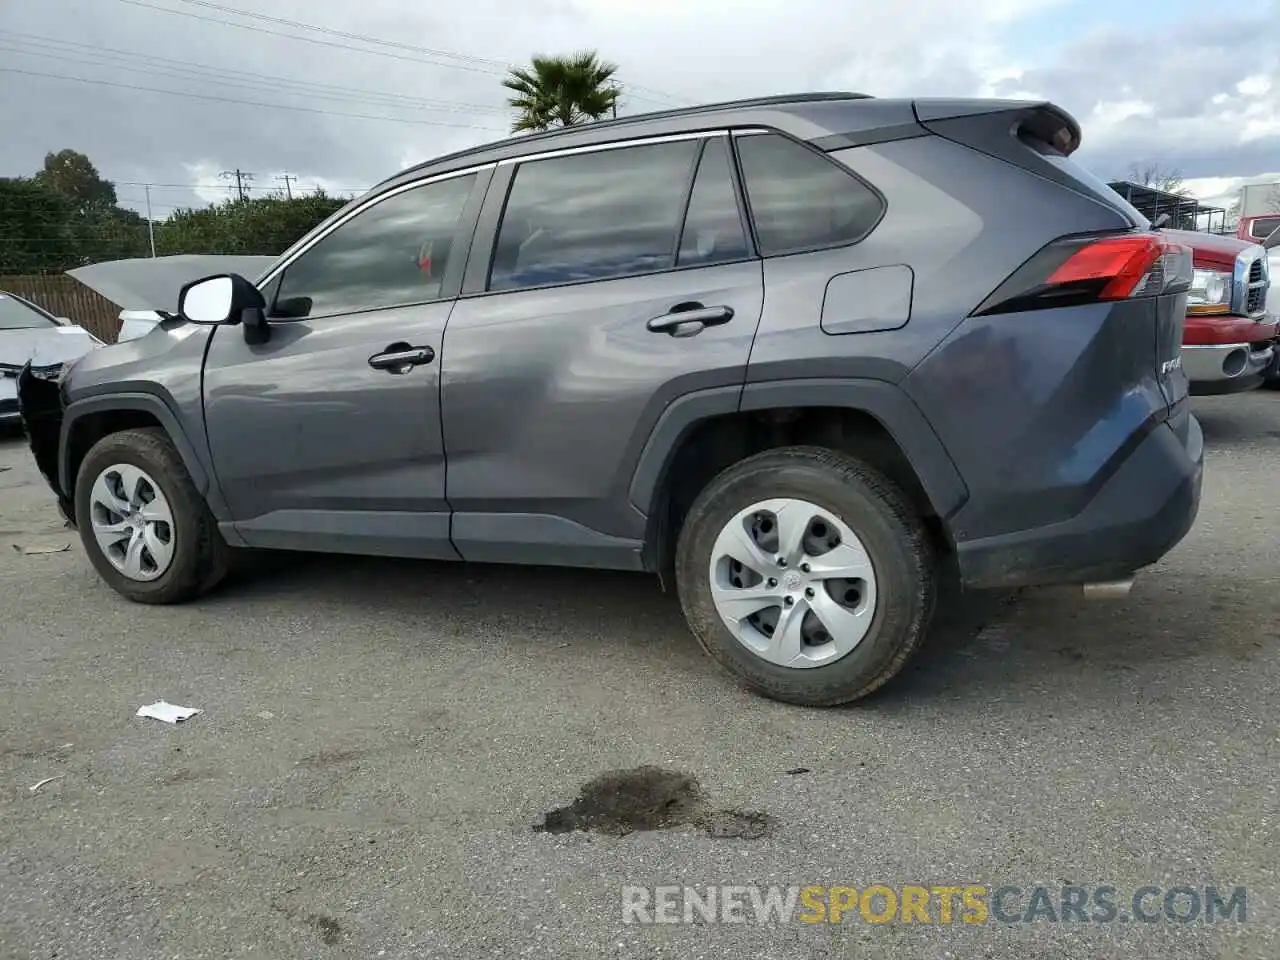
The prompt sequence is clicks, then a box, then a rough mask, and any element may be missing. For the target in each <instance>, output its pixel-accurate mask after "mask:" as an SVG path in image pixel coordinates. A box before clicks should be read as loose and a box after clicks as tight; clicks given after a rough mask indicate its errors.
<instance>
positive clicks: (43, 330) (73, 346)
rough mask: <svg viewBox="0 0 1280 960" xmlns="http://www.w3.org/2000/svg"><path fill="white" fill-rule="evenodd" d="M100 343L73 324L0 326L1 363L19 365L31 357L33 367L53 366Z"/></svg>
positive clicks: (78, 355) (9, 365)
mask: <svg viewBox="0 0 1280 960" xmlns="http://www.w3.org/2000/svg"><path fill="white" fill-rule="evenodd" d="M100 346H102V341H101V340H98V339H97V338H96V337H94V335H93V334H91V333H90V332H89V331H88V330H85V329H84V328H83V327H77V326H72V325H68V326H63V327H31V328H25V329H22V330H0V365H3V366H6V367H18V368H21V367H22V366H23V365H25V364H26V363H27V361H28V360H30V361H31V365H32V366H33V367H52V366H56V365H57V364H60V363H66V362H67V361H68V360H78V359H79V358H80V357H83V356H84V355H85V354H86V353H88V352H89V351H90V350H93V349H95V348H97V347H100Z"/></svg>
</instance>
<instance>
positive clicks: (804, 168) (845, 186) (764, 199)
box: [737, 133, 884, 257]
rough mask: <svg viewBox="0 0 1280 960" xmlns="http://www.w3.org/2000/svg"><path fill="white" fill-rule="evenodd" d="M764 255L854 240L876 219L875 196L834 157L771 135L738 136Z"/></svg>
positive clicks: (878, 208) (880, 206)
mask: <svg viewBox="0 0 1280 960" xmlns="http://www.w3.org/2000/svg"><path fill="white" fill-rule="evenodd" d="M737 148H738V162H739V163H740V164H741V167H742V181H743V186H744V187H745V189H746V194H747V205H748V206H749V207H750V209H751V220H752V223H753V224H754V227H755V232H756V241H757V243H758V244H759V247H760V253H761V255H763V256H766V257H769V256H780V255H782V254H787V253H800V252H803V251H805V250H820V249H824V248H828V247H839V246H844V245H846V244H850V243H856V242H857V241H859V240H861V239H863V238H864V237H865V236H866V235H867V234H868V233H870V232H871V230H872V229H873V228H874V227H875V225H876V224H877V223H878V222H879V220H880V215H881V213H883V211H884V202H883V201H882V200H881V199H880V195H879V194H877V193H876V192H875V191H874V190H872V189H871V187H869V186H868V185H867V184H865V183H863V182H862V181H861V180H860V179H858V178H857V177H856V176H854V174H853V172H852V171H850V170H847V169H846V168H844V167H842V166H840V165H839V164H837V163H836V162H835V161H834V160H830V159H828V158H827V157H824V156H823V155H822V154H820V153H817V152H816V151H814V150H811V149H809V148H808V147H806V146H803V145H802V144H799V143H796V142H795V141H794V140H791V139H790V138H788V137H784V136H782V135H780V134H776V133H761V134H749V135H745V136H740V137H738V138H737Z"/></svg>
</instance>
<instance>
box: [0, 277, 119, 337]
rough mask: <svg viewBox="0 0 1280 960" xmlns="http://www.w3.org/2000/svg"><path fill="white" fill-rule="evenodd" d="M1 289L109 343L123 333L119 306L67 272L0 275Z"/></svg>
mask: <svg viewBox="0 0 1280 960" xmlns="http://www.w3.org/2000/svg"><path fill="white" fill-rule="evenodd" d="M0 290H2V291H4V292H6V293H14V294H17V295H18V296H20V297H24V298H26V299H27V300H30V301H31V302H32V303H35V304H39V305H40V306H42V307H44V308H45V309H46V310H48V311H49V312H50V313H52V314H53V315H54V316H55V317H67V318H69V319H70V320H71V322H72V323H78V324H79V325H80V326H82V327H84V328H85V329H86V330H88V331H89V332H91V333H92V334H93V335H94V336H96V337H98V338H99V339H100V340H105V341H106V342H107V343H114V342H115V339H116V336H117V335H118V334H119V333H120V308H119V307H118V306H117V305H116V304H114V303H112V302H111V301H110V300H108V299H107V298H106V297H104V296H102V295H101V294H98V293H95V292H94V291H93V290H90V289H89V288H88V287H86V286H85V285H84V284H83V283H81V282H80V281H79V280H77V279H76V278H75V277H69V276H67V275H66V274H65V273H59V274H36V275H32V276H25V277H0Z"/></svg>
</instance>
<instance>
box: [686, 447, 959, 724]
mask: <svg viewBox="0 0 1280 960" xmlns="http://www.w3.org/2000/svg"><path fill="white" fill-rule="evenodd" d="M676 579H677V588H678V590H679V593H680V600H681V605H682V606H683V608H684V612H685V617H686V619H687V620H688V622H689V626H690V628H691V629H692V630H693V633H694V635H695V636H696V637H697V639H698V641H699V643H700V644H701V645H702V647H703V648H704V649H705V650H706V652H707V653H708V654H710V655H711V656H712V657H713V658H714V659H715V660H716V661H718V662H719V663H720V664H721V665H722V666H724V667H726V668H727V669H728V670H729V671H730V672H732V673H733V674H735V675H736V676H737V677H738V678H739V679H740V680H741V681H742V682H744V683H745V684H746V685H747V686H748V687H750V688H751V689H753V690H755V691H756V692H758V693H761V694H764V695H765V696H768V697H771V698H773V699H776V700H782V701H785V702H788V703H794V704H800V705H805V706H834V705H836V704H840V703H847V702H850V701H853V700H857V699H859V698H861V697H864V696H866V695H867V694H869V693H870V692H871V691H873V690H875V689H876V688H878V687H880V686H881V685H882V684H884V683H886V682H887V681H888V680H889V679H890V678H892V677H893V676H894V675H895V674H896V673H897V672H898V671H899V670H900V669H902V667H903V665H904V664H905V663H906V662H907V660H908V659H909V658H910V656H911V655H912V653H914V652H915V650H916V648H917V647H918V646H919V645H920V642H921V640H922V639H923V637H924V635H925V632H926V630H927V628H928V625H929V621H930V618H931V616H932V613H933V603H934V595H935V591H936V584H937V572H936V564H935V560H934V555H933V550H932V547H931V544H930V542H929V538H928V536H927V533H926V531H925V529H924V527H923V524H922V522H921V519H920V517H919V516H918V514H917V511H915V510H914V509H913V508H912V506H911V504H910V501H909V500H908V498H907V497H906V496H905V495H904V494H903V493H902V492H901V491H900V490H899V489H898V488H897V487H896V486H894V484H892V483H891V482H890V481H889V480H887V479H886V478H885V477H884V476H882V475H881V474H880V473H879V472H878V471H876V470H874V469H873V468H872V467H870V466H869V465H867V464H865V463H863V462H862V461H860V460H858V459H856V458H854V457H851V456H848V455H847V454H843V453H840V452H837V451H833V450H828V449H823V448H818V447H787V448H782V449H777V450H770V451H766V452H765V453H761V454H758V455H756V456H753V457H750V458H748V459H746V460H743V461H741V462H739V463H737V464H735V465H733V466H732V467H730V468H728V469H727V470H725V471H724V472H723V473H721V474H720V475H719V476H717V477H716V478H715V479H714V480H713V481H712V482H711V483H710V484H709V485H708V486H707V487H706V489H704V490H703V491H702V493H701V494H700V495H699V496H698V498H697V499H696V500H695V502H694V504H693V505H692V507H691V508H690V510H689V514H688V516H687V517H686V519H685V523H684V525H683V527H682V528H681V532H680V538H679V542H678V545H677V548H676Z"/></svg>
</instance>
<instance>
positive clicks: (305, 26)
mask: <svg viewBox="0 0 1280 960" xmlns="http://www.w3.org/2000/svg"><path fill="white" fill-rule="evenodd" d="M176 2H177V3H186V4H189V5H191V6H194V7H205V8H207V9H210V10H217V11H219V12H221V13H229V14H231V15H232V16H236V17H244V18H245V19H248V20H261V21H263V22H265V23H274V24H278V25H280V26H285V27H294V28H295V29H298V30H312V31H314V32H316V33H323V34H326V35H327V36H331V37H340V38H342V39H343V40H356V41H358V42H360V43H373V44H377V45H378V46H383V47H394V48H396V49H399V50H411V51H413V52H414V53H421V54H424V55H426V56H432V57H444V58H446V59H449V60H456V61H458V62H460V63H471V64H475V65H477V66H480V65H485V66H488V67H490V69H491V70H496V71H497V72H498V73H503V74H505V73H506V72H507V71H508V70H510V69H511V67H512V64H509V63H504V62H503V61H501V60H494V59H491V58H489V57H477V56H473V55H471V54H467V53H453V52H452V51H450V50H433V49H432V48H430V47H422V46H418V45H417V44H413V43H400V42H397V41H395V40H384V39H383V38H381V37H371V36H369V35H367V34H361V33H347V32H345V31H343V30H335V29H333V28H332V27H323V26H320V25H318V24H314V23H302V22H301V21H298V20H286V19H284V18H283V17H270V16H267V15H266V14H265V13H255V12H253V11H251V10H240V9H237V8H236V7H227V6H223V5H222V4H220V3H212V2H210V0H176Z"/></svg>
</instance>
